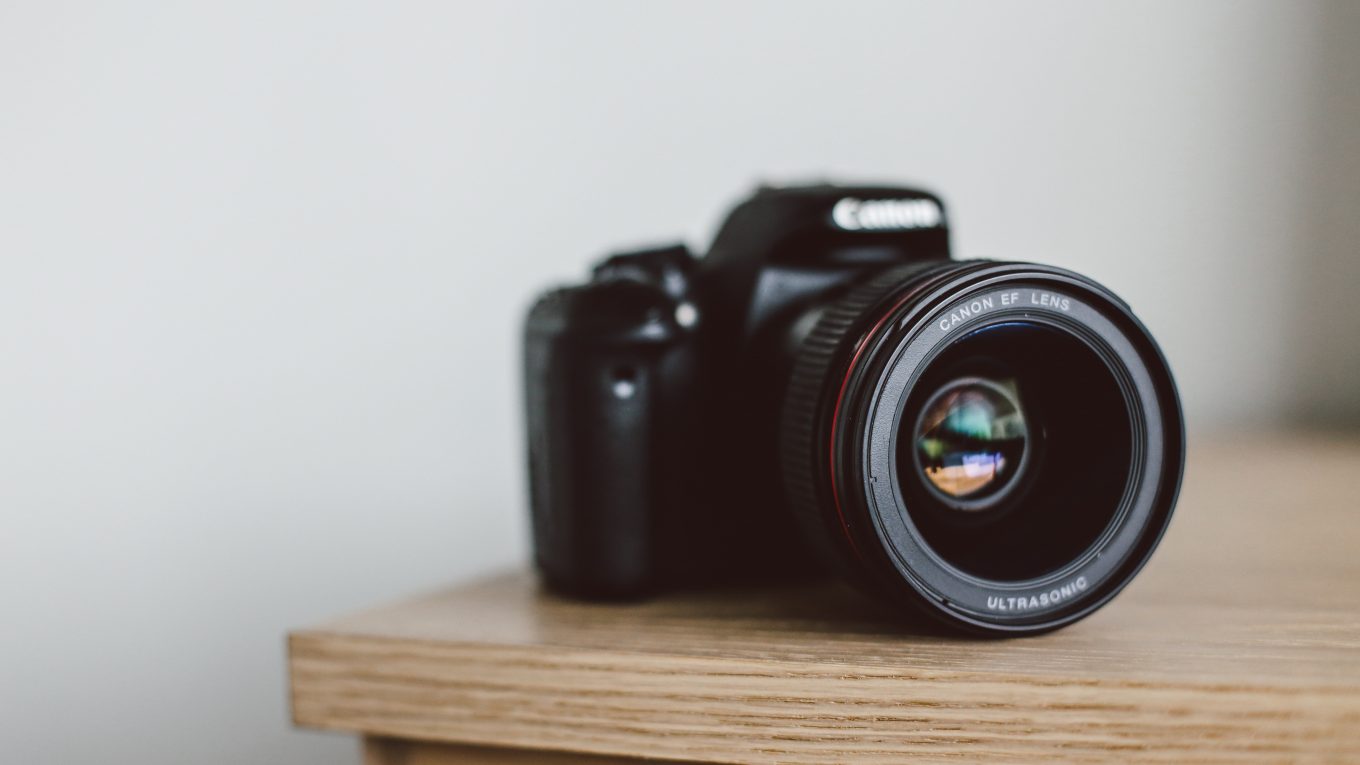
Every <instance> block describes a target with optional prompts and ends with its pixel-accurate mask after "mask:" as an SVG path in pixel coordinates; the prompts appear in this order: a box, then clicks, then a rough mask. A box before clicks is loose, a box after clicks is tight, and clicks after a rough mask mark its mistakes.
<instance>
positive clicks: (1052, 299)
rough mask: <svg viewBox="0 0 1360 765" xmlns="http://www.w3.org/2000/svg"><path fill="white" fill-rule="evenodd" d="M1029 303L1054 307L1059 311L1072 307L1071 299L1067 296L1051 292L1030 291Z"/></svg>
mask: <svg viewBox="0 0 1360 765" xmlns="http://www.w3.org/2000/svg"><path fill="white" fill-rule="evenodd" d="M1029 303H1030V305H1037V306H1043V307H1045V308H1056V309H1058V310H1059V311H1067V310H1070V309H1071V308H1072V301H1071V300H1070V299H1069V298H1065V297H1063V296H1062V295H1054V294H1053V293H1052V292H1031V293H1029Z"/></svg>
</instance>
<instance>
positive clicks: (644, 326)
mask: <svg viewBox="0 0 1360 765" xmlns="http://www.w3.org/2000/svg"><path fill="white" fill-rule="evenodd" d="M524 352H525V359H524V360H525V395H526V404H527V419H526V422H527V426H528V457H529V486H530V492H529V493H530V505H531V510H532V521H533V524H532V525H533V541H534V550H535V558H536V564H537V567H538V569H539V571H540V572H541V576H542V578H543V580H544V582H545V583H546V584H547V586H548V587H549V588H551V589H552V590H554V591H556V592H559V593H563V594H566V595H570V596H576V597H582V598H593V599H610V598H637V597H645V596H647V595H649V594H652V593H657V592H663V591H668V590H675V589H683V588H692V587H701V586H713V585H719V584H727V583H737V582H750V581H758V580H765V581H771V580H772V581H792V580H795V579H799V578H805V577H810V576H816V575H819V574H821V573H823V572H831V573H835V574H837V575H840V576H843V577H844V578H846V579H848V580H850V581H851V582H853V583H854V584H856V585H857V586H859V587H860V588H862V589H863V590H865V591H867V592H869V593H871V594H873V595H875V596H877V597H879V598H882V599H884V601H885V602H886V603H887V604H889V605H890V607H891V608H893V609H900V610H903V611H906V612H911V613H924V614H927V615H929V616H931V617H934V618H936V619H938V620H941V621H942V622H943V623H944V624H947V625H949V626H952V627H956V628H960V629H963V630H966V631H972V632H976V633H981V634H985V635H1023V634H1032V633H1037V632H1043V631H1046V630H1051V629H1054V628H1057V627H1061V626H1063V625H1066V624H1069V623H1071V622H1074V621H1076V620H1078V619H1081V618H1082V617H1084V616H1086V615H1089V614H1090V613H1092V612H1093V611H1095V610H1096V609H1097V608H1099V607H1100V606H1102V605H1103V604H1105V603H1107V602H1108V601H1109V600H1110V599H1111V598H1113V597H1114V596H1115V595H1116V594H1117V593H1118V592H1119V591H1120V590H1121V589H1122V588H1123V587H1124V586H1125V585H1126V584H1127V583H1128V582H1129V581H1130V580H1131V579H1132V578H1133V577H1134V575H1135V574H1137V572H1138V571H1139V569H1141V567H1142V566H1143V564H1144V563H1145V562H1146V561H1147V560H1148V558H1149V557H1150V556H1151V554H1152V552H1153V549H1154V548H1155V547H1156V545H1157V543H1158V541H1159V540H1160V538H1161V536H1162V533H1163V531H1164V530H1165V529H1166V527H1167V524H1168V522H1169V521H1170V518H1171V514H1172V509H1173V507H1174V505H1175V501H1176V495H1177V492H1178V490H1179V487H1180V482H1181V476H1182V473H1183V471H1184V454H1185V435H1184V425H1183V418H1182V414H1181V407H1180V403H1179V400H1178V396H1177V392H1176V387H1175V384H1174V381H1173V379H1172V376H1171V372H1170V369H1169V368H1168V366H1167V363H1166V360H1165V359H1164V357H1163V355H1162V353H1161V351H1160V350H1159V348H1158V346H1157V344H1156V342H1155V341H1154V340H1153V338H1152V336H1151V335H1150V334H1149V333H1148V331H1147V330H1146V329H1145V328H1144V326H1143V325H1142V324H1141V323H1140V322H1139V321H1138V319H1137V318H1135V317H1134V315H1133V313H1132V312H1131V310H1130V309H1129V307H1128V306H1127V305H1126V304H1125V303H1124V302H1123V301H1122V300H1120V299H1119V298H1118V297H1116V296H1115V295H1114V293H1112V292H1111V291H1109V290H1108V289H1106V288H1105V287H1103V286H1101V285H1100V284H1098V283H1096V282H1095V281H1093V280H1091V279H1089V278H1087V277H1085V276H1081V275H1079V274H1076V273H1073V272H1071V271H1068V270H1064V269H1061V268H1055V267H1051V266H1047V265H1039V264H1034V263H1025V262H1008V261H998V260H954V259H952V258H951V254H950V246H949V227H948V222H947V220H946V215H945V207H944V204H943V203H942V202H941V200H940V199H939V197H937V196H935V195H934V194H931V193H928V192H925V191H921V190H917V189H910V188H897V187H883V186H837V185H829V184H824V185H811V186H797V187H762V188H760V189H758V190H757V191H756V192H755V193H754V194H753V195H752V196H750V197H749V198H747V199H746V200H745V201H744V202H742V203H741V204H739V205H738V206H737V207H736V208H735V209H733V210H732V212H731V213H730V214H729V215H728V217H727V219H726V221H725V222H724V223H723V224H722V226H721V227H720V229H719V232H718V234H717V235H716V237H715V238H714V241H713V243H712V246H711V247H710V249H709V251H708V253H707V254H706V255H704V256H703V257H701V258H700V257H695V256H694V255H692V254H691V253H690V252H689V251H688V250H687V249H686V248H685V247H684V246H681V245H675V246H667V247H659V248H654V249H648V250H642V251H636V252H628V253H623V254H617V255H614V256H612V257H608V258H606V259H604V260H603V261H601V262H600V263H599V264H598V265H596V266H595V268H594V270H593V273H592V274H591V277H590V279H589V281H588V282H586V283H584V284H580V285H574V286H567V287H562V288H558V289H554V290H551V291H549V292H547V293H545V294H543V295H542V296H540V297H539V299H538V300H537V301H536V303H535V304H534V305H533V307H532V308H531V309H530V311H529V314H528V318H527V321H526V325H525V336H524Z"/></svg>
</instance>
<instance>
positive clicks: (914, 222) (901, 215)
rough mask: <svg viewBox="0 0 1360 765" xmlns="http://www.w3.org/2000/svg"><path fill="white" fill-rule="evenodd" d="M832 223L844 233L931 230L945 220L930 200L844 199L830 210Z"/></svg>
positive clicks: (937, 207) (933, 201) (938, 207)
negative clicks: (914, 229) (843, 230)
mask: <svg viewBox="0 0 1360 765" xmlns="http://www.w3.org/2000/svg"><path fill="white" fill-rule="evenodd" d="M831 220H832V221H833V222H834V223H835V224H836V225H837V226H839V227H841V228H843V229H845V230H846V231H866V230H868V231H881V230H885V229H911V228H934V227H936V226H938V225H940V223H942V222H943V221H944V213H943V212H942V211H941V210H940V206H939V205H938V204H936V203H935V200H933V199H870V200H860V199H855V198H854V197H846V198H845V199H842V200H841V201H839V202H837V203H836V206H835V207H833V208H831Z"/></svg>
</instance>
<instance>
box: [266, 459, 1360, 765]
mask: <svg viewBox="0 0 1360 765" xmlns="http://www.w3.org/2000/svg"><path fill="white" fill-rule="evenodd" d="M1191 446H1192V448H1191V455H1190V465H1189V468H1188V473H1187V478H1186V485H1185V491H1184V493H1183V495H1182V499H1181V504H1180V506H1179V509H1178V511H1177V517H1176V519H1175V520H1174V521H1173V522H1172V526H1171V530H1170V531H1169V532H1168V535H1167V538H1166V541H1165V542H1164V543H1163V546H1162V548H1161V549H1160V550H1159V551H1158V553H1157V555H1156V556H1155V557H1154V558H1153V560H1152V562H1151V563H1150V564H1149V566H1148V567H1147V569H1146V570H1145V571H1144V572H1143V573H1142V574H1141V575H1140V577H1139V578H1138V579H1137V580H1135V581H1134V583H1133V584H1132V585H1131V586H1130V587H1129V589H1128V590H1127V591H1126V592H1125V593H1124V594H1123V595H1121V596H1120V597H1119V598H1118V599H1116V600H1115V601H1114V602H1113V603H1112V604H1110V605H1109V606H1107V607H1106V608H1105V609H1103V610H1102V611H1100V612H1099V613H1097V614H1095V615H1094V616H1092V617H1091V618H1089V619H1087V620H1086V621H1084V622H1081V623H1079V624H1077V625H1075V626H1073V627H1069V628H1067V629H1064V630H1061V631H1059V632H1057V633H1054V634H1051V635H1045V636H1042V637H1037V638H1027V639H1016V640H1006V641H987V640H975V639H962V638H951V637H944V636H939V635H929V634H923V633H919V632H916V631H913V628H911V627H910V626H906V625H903V624H900V623H897V622H894V621H892V620H890V619H886V618H884V617H883V616H882V615H881V613H880V612H879V611H878V610H877V609H876V607H875V606H874V605H873V604H871V603H869V602H867V601H865V600H864V599H862V598H861V597H860V596H858V595H857V594H855V593H853V592H849V591H847V590H845V589H843V588H841V587H839V586H837V585H835V584H826V585H819V586H815V587H811V588H808V587H802V588H783V589H767V590H741V591H726V592H718V593H709V594H698V595H689V596H683V597H669V598H665V599H661V600H657V601H655V602H651V603H646V604H642V605H631V606H609V605H587V604H580V603H572V602H566V601H562V600H557V599H555V598H552V597H549V596H546V595H544V594H542V593H541V592H540V591H539V590H538V588H537V586H536V585H535V583H534V580H533V577H532V576H531V575H529V574H526V573H510V574H507V575H502V576H494V577H491V578H487V579H485V580H482V581H478V582H474V583H472V584H468V585H464V586H461V587H457V588H454V589H452V590H448V591H446V592H443V593H440V594H436V595H432V596H429V597H424V598H419V599H415V600H410V601H407V602H403V603H397V604H395V605H391V606H386V607H382V608H378V609H375V610H372V611H369V612H366V613H362V614H359V615H357V616H352V617H349V618H345V619H340V620H338V621H335V622H332V623H330V624H326V625H323V626H320V627H315V628H312V629H306V630H299V631H297V632H294V633H293V634H292V635H291V636H290V637H289V668H290V672H291V681H292V703H293V718H294V721H295V722H296V723H297V724H298V725H302V726H308V727H314V728H326V729H332V730H342V731H352V732H354V733H357V734H359V735H361V736H363V737H364V739H365V752H366V757H367V761H368V762H371V763H397V762H402V763H407V764H408V765H420V764H421V763H431V764H433V763H445V762H470V763H477V762H559V763H604V762H623V761H627V760H626V758H638V757H650V758H673V759H681V760H697V761H707V762H761V763H763V762H797V763H804V762H806V763H811V762H846V761H854V762H883V763H890V762H891V763H900V762H902V761H904V760H905V759H906V758H907V757H908V756H912V757H918V756H919V757H920V758H921V759H925V760H945V759H959V758H960V757H961V756H962V757H967V758H975V759H987V760H1001V761H1021V760H1030V761H1033V760H1041V759H1042V760H1093V759H1095V760H1118V761H1123V760H1127V759H1131V758H1134V757H1136V758H1138V759H1140V760H1150V761H1151V760H1160V761H1169V762H1186V761H1190V760H1194V761H1209V760H1216V761H1225V762H1243V761H1252V760H1266V761H1281V760H1291V761H1292V760H1300V759H1303V760H1313V761H1337V762H1342V761H1348V762H1360V439H1357V438H1354V437H1340V436H1320V435H1315V436H1266V437H1260V436H1258V437H1240V438H1231V439H1226V440H1221V441H1216V442H1213V443H1211V444H1210V443H1206V444H1197V443H1193V442H1192V445H1191ZM525 749H530V750H538V751H524V750H525ZM567 753H585V754H567Z"/></svg>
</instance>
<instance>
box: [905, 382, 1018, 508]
mask: <svg viewBox="0 0 1360 765" xmlns="http://www.w3.org/2000/svg"><path fill="white" fill-rule="evenodd" d="M1027 439H1028V431H1027V429H1026V427H1025V416H1024V413H1023V412H1022V410H1021V408H1020V403H1019V401H1018V400H1017V397H1016V395H1015V390H1014V384H1013V383H1009V384H1007V383H1000V382H995V381H992V380H987V379H984V378H980V377H963V378H959V379H956V380H953V381H951V382H949V383H947V384H945V385H944V386H943V387H942V388H940V390H939V391H938V392H936V393H935V394H934V396H932V397H931V399H930V401H929V402H928V403H927V404H926V406H925V409H924V411H923V412H922V415H921V418H920V421H919V422H918V424H917V435H916V452H917V459H918V460H919V463H920V466H921V470H922V472H923V473H924V474H925V477H926V480H927V481H928V482H929V484H930V485H931V486H933V487H934V488H935V489H937V490H938V491H939V492H940V493H942V494H944V495H945V496H946V497H948V498H952V499H966V500H978V499H984V498H986V497H989V496H993V495H996V494H999V493H1002V492H1004V490H1005V489H1006V488H1007V487H1008V486H1009V485H1010V483H1011V482H1012V481H1013V480H1015V477H1016V475H1017V474H1018V473H1019V471H1020V465H1021V462H1022V460H1023V458H1024V453H1025V442H1026V441H1027ZM965 509H966V508H965Z"/></svg>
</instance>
